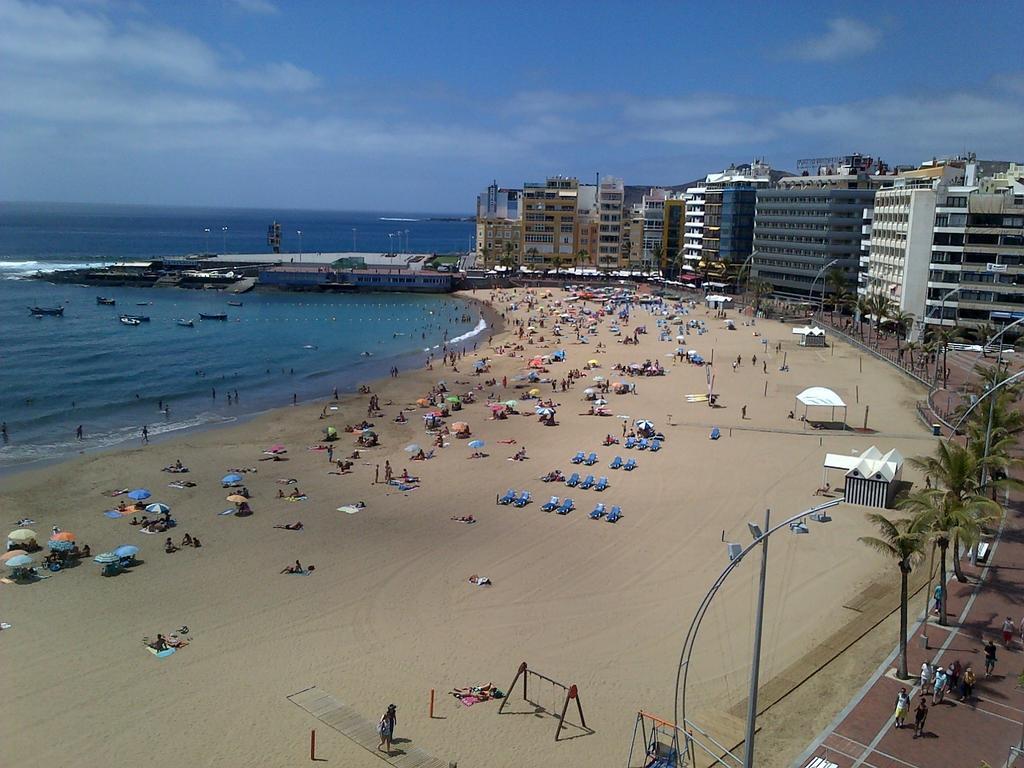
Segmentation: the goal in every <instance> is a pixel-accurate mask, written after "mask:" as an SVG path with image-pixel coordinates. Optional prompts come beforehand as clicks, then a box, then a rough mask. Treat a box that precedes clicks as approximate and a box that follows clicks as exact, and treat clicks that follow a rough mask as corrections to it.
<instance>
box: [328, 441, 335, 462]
mask: <svg viewBox="0 0 1024 768" xmlns="http://www.w3.org/2000/svg"><path fill="white" fill-rule="evenodd" d="M327 461H329V462H330V461H334V446H333V445H328V446H327Z"/></svg>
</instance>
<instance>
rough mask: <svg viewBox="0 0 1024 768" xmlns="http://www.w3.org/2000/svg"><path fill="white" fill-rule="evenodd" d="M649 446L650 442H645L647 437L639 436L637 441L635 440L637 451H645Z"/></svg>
mask: <svg viewBox="0 0 1024 768" xmlns="http://www.w3.org/2000/svg"><path fill="white" fill-rule="evenodd" d="M650 447H651V444H650V443H648V442H647V438H646V437H644V438H641V439H640V440H639V442H637V444H636V449H637V450H638V451H646V450H647V449H648V448H650Z"/></svg>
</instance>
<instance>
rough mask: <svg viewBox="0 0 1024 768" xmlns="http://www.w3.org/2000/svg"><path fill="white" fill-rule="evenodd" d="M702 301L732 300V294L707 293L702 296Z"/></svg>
mask: <svg viewBox="0 0 1024 768" xmlns="http://www.w3.org/2000/svg"><path fill="white" fill-rule="evenodd" d="M704 301H732V296H716V295H712V294H709V295H707V296H705V297H704Z"/></svg>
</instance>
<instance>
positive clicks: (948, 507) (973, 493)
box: [910, 442, 1001, 584]
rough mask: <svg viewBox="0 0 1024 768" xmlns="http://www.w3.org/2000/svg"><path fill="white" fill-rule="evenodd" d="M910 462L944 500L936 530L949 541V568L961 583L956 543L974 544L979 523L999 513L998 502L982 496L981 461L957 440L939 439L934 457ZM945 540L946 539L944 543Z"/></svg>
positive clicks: (922, 457) (984, 487) (978, 531)
mask: <svg viewBox="0 0 1024 768" xmlns="http://www.w3.org/2000/svg"><path fill="white" fill-rule="evenodd" d="M910 463H911V464H912V465H913V466H915V467H917V468H918V469H919V470H921V471H922V472H924V473H925V474H926V475H927V476H928V477H930V478H932V479H933V480H934V481H935V485H936V489H935V490H939V491H940V492H941V493H942V495H943V498H944V499H945V501H944V505H943V512H942V514H943V517H942V518H941V519H939V520H938V523H939V529H942V530H944V531H945V532H946V533H948V534H949V538H950V539H951V540H952V543H953V571H954V573H955V574H956V579H957V581H959V582H961V583H964V582H966V581H967V577H966V576H964V574H963V571H961V570H960V545H961V544H964V545H965V546H968V547H969V546H970V545H971V544H973V543H975V542H976V541H977V539H978V537H979V535H980V533H981V526H982V525H983V524H984V523H987V522H989V520H991V519H992V518H993V517H994V516H997V515H998V514H999V513H1000V512H1001V509H1000V507H999V505H998V504H995V502H993V501H991V500H989V499H987V498H985V496H984V493H985V491H986V489H987V485H982V481H981V477H982V467H983V466H984V463H983V460H982V459H981V458H980V457H979V456H978V455H977V454H975V453H974V451H972V450H969V449H967V448H964V447H963V446H961V445H959V444H957V443H947V442H942V443H939V444H938V445H937V446H936V448H935V455H934V456H919V457H917V458H912V459H911V460H910ZM919 506H920V505H919ZM936 530H938V529H936ZM936 535H938V534H936ZM949 543H950V542H949V541H948V540H947V541H946V544H945V546H948V545H949ZM939 547H940V549H941V548H942V547H943V545H942V544H940V545H939ZM942 583H943V584H945V581H943V582H942Z"/></svg>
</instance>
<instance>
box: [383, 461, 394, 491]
mask: <svg viewBox="0 0 1024 768" xmlns="http://www.w3.org/2000/svg"><path fill="white" fill-rule="evenodd" d="M391 476H392V471H391V462H390V461H385V462H384V482H385V483H386V484H387V485H390V484H391Z"/></svg>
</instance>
